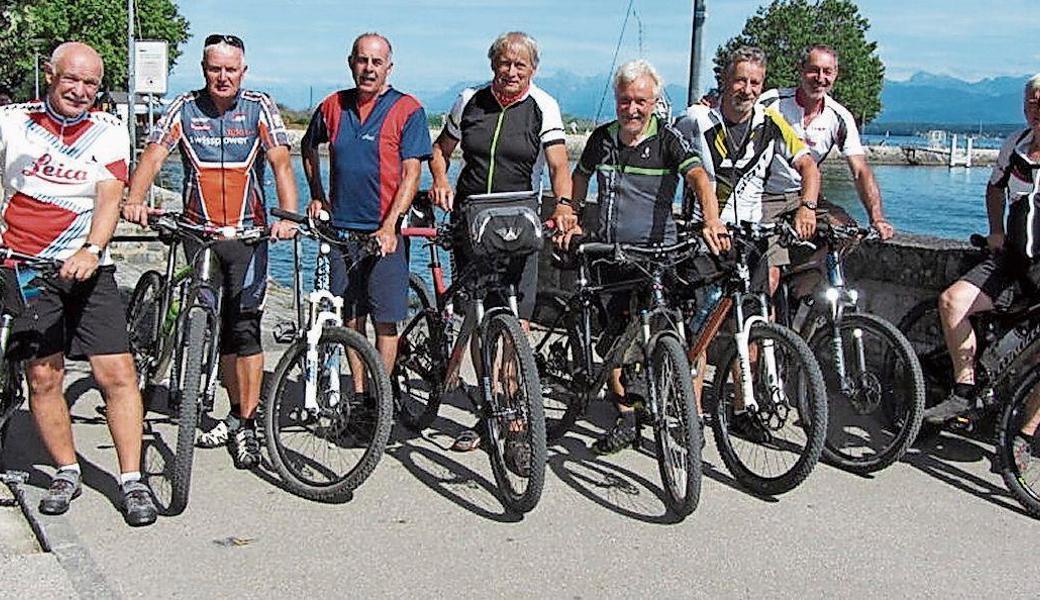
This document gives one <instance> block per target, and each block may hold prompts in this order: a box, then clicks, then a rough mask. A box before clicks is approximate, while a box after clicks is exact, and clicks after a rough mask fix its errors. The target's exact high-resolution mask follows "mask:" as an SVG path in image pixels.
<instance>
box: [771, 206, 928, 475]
mask: <svg viewBox="0 0 1040 600" xmlns="http://www.w3.org/2000/svg"><path fill="white" fill-rule="evenodd" d="M780 227H790V225H789V224H787V223H786V222H781V224H780ZM817 236H818V238H819V239H822V241H823V243H825V244H826V247H827V252H826V255H825V256H824V257H822V258H821V257H817V256H814V257H813V258H812V259H810V260H809V261H807V262H805V263H802V264H799V265H787V266H785V267H782V268H781V275H780V286H779V287H778V289H777V291H776V293H775V294H774V296H773V302H774V306H775V309H776V311H775V312H776V320H777V322H778V323H780V324H782V325H786V326H788V327H790V328H792V329H793V330H794V331H796V332H798V333H799V334H800V335H801V336H802V338H804V339H805V340H806V341H807V342H808V343H809V347H810V348H811V349H812V351H813V354H814V355H815V356H816V360H817V361H818V362H819V364H820V369H821V371H822V372H823V374H824V383H825V384H826V387H827V392H828V396H827V398H828V417H827V425H828V427H827V441H826V442H825V444H824V446H823V458H824V459H825V460H827V461H828V462H830V463H831V464H834V465H837V466H839V467H841V468H843V469H845V470H848V471H851V472H855V473H870V472H874V471H878V470H880V469H883V468H885V467H887V466H889V465H891V464H892V463H894V462H895V461H897V460H899V458H900V457H902V456H903V454H904V453H906V451H907V449H908V448H909V447H910V445H911V444H912V443H913V442H914V440H915V439H916V438H917V432H918V430H919V429H920V427H921V417H922V413H923V412H924V395H925V386H924V375H923V374H922V373H921V364H920V362H919V361H918V360H917V356H916V355H915V354H914V350H913V347H912V346H911V345H910V342H909V340H907V339H906V336H904V335H903V334H902V332H900V331H899V329H897V328H896V327H895V326H894V325H892V324H891V323H890V322H888V321H887V320H885V319H883V318H881V317H879V316H877V315H872V314H869V313H865V312H861V311H860V310H859V308H858V301H859V293H858V292H857V291H856V290H855V289H852V288H850V287H849V286H848V284H847V282H846V279H845V269H844V260H845V257H846V256H847V255H848V254H849V253H851V252H852V251H854V250H855V249H856V248H857V247H858V246H859V244H860V243H861V242H866V241H871V240H877V239H880V235H879V234H878V232H877V230H875V229H873V228H862V227H852V226H844V225H833V224H828V223H825V222H821V223H819V224H818V227H817ZM795 243H796V244H797V243H798V242H795ZM806 245H808V246H809V247H810V248H811V249H815V246H814V245H812V244H811V243H808V244H806ZM821 267H825V269H826V277H827V279H826V282H827V285H826V289H824V290H823V291H822V293H819V294H811V293H810V294H807V295H805V296H803V297H801V298H796V297H795V292H794V289H795V286H796V285H797V284H796V282H797V281H798V279H799V278H802V277H814V276H815V275H816V273H817V272H818V271H819V270H820V269H821ZM814 283H815V282H814Z"/></svg>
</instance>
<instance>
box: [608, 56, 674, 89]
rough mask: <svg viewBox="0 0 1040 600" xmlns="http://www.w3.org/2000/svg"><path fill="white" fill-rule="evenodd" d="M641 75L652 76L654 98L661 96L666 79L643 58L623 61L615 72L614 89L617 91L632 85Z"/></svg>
mask: <svg viewBox="0 0 1040 600" xmlns="http://www.w3.org/2000/svg"><path fill="white" fill-rule="evenodd" d="M640 77H649V78H650V81H651V83H652V87H653V90H654V98H660V97H661V88H663V87H664V80H663V79H661V75H660V74H659V73H658V72H657V69H655V68H654V66H653V65H652V64H650V63H649V62H647V61H645V60H643V59H641V58H637V59H635V60H630V61H628V62H625V63H622V65H621V66H620V67H618V70H617V73H615V74H614V90H615V91H617V90H618V89H621V88H622V87H625V86H627V85H630V84H631V83H632V82H633V81H635V80H637V79H639V78H640Z"/></svg>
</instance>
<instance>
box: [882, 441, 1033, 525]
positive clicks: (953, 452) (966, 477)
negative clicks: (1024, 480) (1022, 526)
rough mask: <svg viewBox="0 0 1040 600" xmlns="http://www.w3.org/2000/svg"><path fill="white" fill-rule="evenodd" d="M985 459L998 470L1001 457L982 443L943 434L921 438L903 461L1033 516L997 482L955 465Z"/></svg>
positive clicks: (937, 477)
mask: <svg viewBox="0 0 1040 600" xmlns="http://www.w3.org/2000/svg"><path fill="white" fill-rule="evenodd" d="M982 459H987V460H988V461H989V462H990V465H991V468H990V471H991V472H997V470H998V465H997V461H998V460H999V459H998V458H997V456H996V454H994V453H992V452H990V451H989V450H988V449H986V448H984V447H983V446H982V445H981V443H980V442H976V441H974V440H969V439H966V438H962V437H958V436H954V435H951V434H949V433H943V434H941V435H939V436H938V437H935V438H932V439H928V440H924V441H919V442H918V444H917V445H916V446H915V447H914V448H911V450H910V451H909V452H907V453H906V455H905V456H903V459H902V460H903V462H905V463H907V464H909V465H911V466H912V467H914V468H915V469H917V470H919V471H922V472H923V473H925V474H927V475H930V476H931V477H934V478H935V479H938V480H939V481H941V482H943V483H945V484H948V485H951V486H953V487H954V488H957V489H958V490H960V491H962V492H966V493H968V494H971V495H972V496H975V497H976V498H979V499H982V500H985V501H986V502H990V503H992V504H995V505H996V506H999V507H1001V508H1005V509H1008V510H1011V511H1014V512H1016V513H1018V514H1020V515H1025V516H1029V513H1027V512H1026V511H1025V510H1024V509H1022V507H1021V506H1020V505H1019V504H1018V501H1016V500H1015V498H1014V497H1013V496H1012V495H1011V493H1010V492H1008V491H1007V490H1006V489H1004V487H1003V486H998V485H994V484H992V483H990V482H988V481H986V480H985V479H982V478H981V477H978V476H976V475H972V474H971V473H968V472H966V471H964V470H962V469H959V468H957V467H956V466H955V463H974V462H978V461H980V460H982ZM1030 518H1031V517H1030Z"/></svg>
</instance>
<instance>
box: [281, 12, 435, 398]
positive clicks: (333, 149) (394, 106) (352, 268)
mask: <svg viewBox="0 0 1040 600" xmlns="http://www.w3.org/2000/svg"><path fill="white" fill-rule="evenodd" d="M392 59H393V49H392V48H391V46H390V41H389V40H387V39H386V38H385V37H383V36H382V35H379V34H378V33H364V34H362V35H360V36H358V38H357V39H356V40H354V44H353V46H352V47H351V51H350V56H349V57H348V58H347V64H348V65H349V66H350V71H351V75H352V76H353V78H354V84H355V86H356V87H354V88H353V89H349V90H340V91H338V92H335V93H334V94H331V95H330V96H328V97H327V98H325V100H323V101H322V102H321V104H320V105H319V106H318V108H317V110H315V111H314V115H313V116H312V117H311V122H310V125H309V126H308V127H307V134H306V135H305V136H304V137H303V141H302V143H301V151H302V154H303V170H304V173H305V174H306V176H307V183H308V184H309V186H310V194H311V202H310V205H309V206H308V208H307V211H308V214H310V215H311V216H312V217H315V216H317V214H318V212H319V211H321V210H327V211H328V212H329V213H330V214H331V215H332V223H333V225H334V226H336V227H338V228H341V229H344V230H349V231H354V232H364V233H369V234H371V235H372V236H373V237H375V238H376V239H378V240H379V245H380V248H381V250H382V252H381V256H369V257H367V258H363V259H361V260H360V261H358V262H356V261H355V258H356V257H357V256H358V251H359V249H358V248H349V247H348V248H346V249H345V250H343V251H342V252H341V251H340V250H339V249H334V250H333V255H332V259H333V260H332V273H331V275H332V278H331V279H332V290H331V291H332V292H333V293H334V294H337V295H341V296H343V300H344V313H345V315H344V316H345V318H346V321H347V325H348V326H350V327H352V328H354V329H356V330H357V331H360V332H362V333H364V331H365V318H366V316H368V315H371V316H372V320H373V321H374V323H375V328H376V348H377V349H378V350H379V354H380V355H381V356H382V359H383V363H384V365H385V366H386V369H387V372H390V371H392V370H393V365H394V359H395V356H396V353H397V322H398V321H403V320H404V319H405V317H406V316H407V308H408V307H407V299H408V259H407V257H406V254H405V245H404V242H403V240H402V239H401V235H400V232H399V229H398V222H399V220H400V217H401V215H403V214H404V213H405V212H406V211H407V210H408V207H409V206H410V205H411V203H412V198H414V197H415V192H416V191H417V189H418V187H419V172H420V165H421V163H422V161H424V160H428V159H429V157H430V151H431V146H432V144H431V142H430V131H429V127H428V126H427V123H426V112H425V111H424V110H423V108H422V106H421V105H420V104H419V101H418V100H416V99H415V98H414V97H412V96H409V95H408V94H403V93H401V92H399V91H397V90H395V89H393V88H392V87H390V84H389V83H388V82H387V78H388V77H389V75H390V71H391V70H392V68H393V60H392ZM323 143H327V144H328V145H329V169H330V171H331V172H330V174H329V195H328V197H326V195H325V188H324V186H323V185H322V181H321V166H320V163H319V159H318V145H319V144H323ZM357 379H358V382H357V384H356V385H361V384H362V382H361V381H360V380H361V378H357ZM358 391H361V390H358Z"/></svg>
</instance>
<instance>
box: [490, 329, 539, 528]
mask: <svg viewBox="0 0 1040 600" xmlns="http://www.w3.org/2000/svg"><path fill="white" fill-rule="evenodd" d="M481 351H482V352H483V353H484V357H485V364H487V365H489V366H490V368H491V375H490V378H491V393H492V394H493V395H494V397H493V398H491V399H490V400H491V402H490V403H488V404H487V405H486V406H485V409H486V410H487V414H485V415H484V417H485V419H486V421H485V424H486V431H487V433H488V441H489V442H490V444H489V452H490V454H491V469H492V471H493V473H494V475H495V482H496V483H497V484H498V489H499V491H500V493H501V495H502V503H503V504H504V505H505V507H506V508H507V509H509V510H511V511H514V512H517V513H526V512H530V511H531V510H532V509H534V507H535V506H537V505H538V501H539V500H540V499H541V496H542V487H543V486H544V485H545V457H546V441H545V414H544V412H543V411H542V398H541V387H540V384H539V380H538V369H537V367H536V366H535V360H534V353H533V352H532V350H531V346H530V344H529V343H528V341H527V336H526V335H525V334H524V332H523V331H522V330H521V329H520V324H519V323H518V322H517V320H516V317H514V316H513V315H512V314H506V313H502V312H498V313H493V314H492V315H490V316H489V317H487V326H486V327H485V331H484V336H483V338H482V339H481ZM487 400H488V399H485V401H487Z"/></svg>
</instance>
